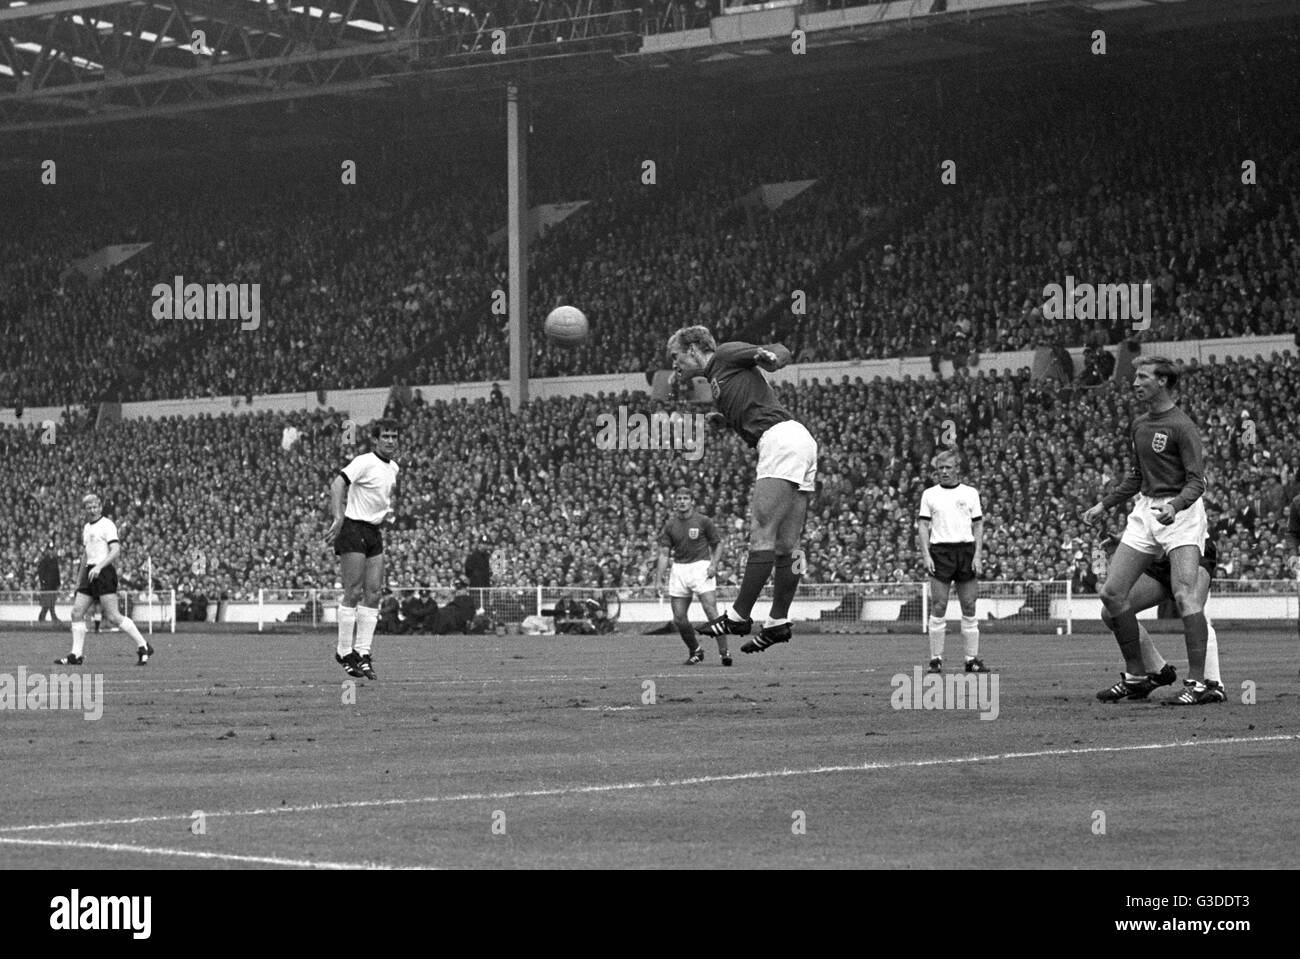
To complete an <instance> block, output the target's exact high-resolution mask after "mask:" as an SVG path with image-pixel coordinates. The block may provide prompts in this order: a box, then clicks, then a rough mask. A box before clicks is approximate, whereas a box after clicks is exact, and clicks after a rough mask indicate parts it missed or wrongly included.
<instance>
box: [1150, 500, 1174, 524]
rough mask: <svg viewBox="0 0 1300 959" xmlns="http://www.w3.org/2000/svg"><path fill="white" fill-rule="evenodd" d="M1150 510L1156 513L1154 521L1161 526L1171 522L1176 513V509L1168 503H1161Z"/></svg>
mask: <svg viewBox="0 0 1300 959" xmlns="http://www.w3.org/2000/svg"><path fill="white" fill-rule="evenodd" d="M1151 512H1153V513H1155V514H1156V521H1157V522H1158V523H1160V525H1161V526H1169V525H1171V524H1172V523H1173V521H1174V517H1175V516H1177V515H1178V513H1177V511H1175V509H1174V508H1173V507H1172V506H1170V505H1169V504H1168V503H1162V504H1161V505H1159V506H1153V507H1151Z"/></svg>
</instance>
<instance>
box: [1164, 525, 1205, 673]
mask: <svg viewBox="0 0 1300 959" xmlns="http://www.w3.org/2000/svg"><path fill="white" fill-rule="evenodd" d="M1201 572H1202V569H1201V551H1200V550H1199V549H1198V548H1197V547H1195V546H1178V547H1176V548H1175V549H1173V550H1170V552H1169V583H1170V585H1171V586H1172V587H1173V590H1174V602H1175V603H1177V604H1178V614H1179V615H1180V616H1182V617H1183V630H1184V632H1185V634H1186V636H1187V674H1188V678H1189V679H1191V680H1193V681H1194V682H1204V681H1205V646H1206V643H1207V642H1208V639H1209V636H1208V625H1207V623H1206V620H1205V596H1204V595H1203V594H1201V593H1200V590H1199V589H1198V588H1197V581H1198V580H1199V579H1200V573H1201Z"/></svg>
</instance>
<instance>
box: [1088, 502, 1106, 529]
mask: <svg viewBox="0 0 1300 959" xmlns="http://www.w3.org/2000/svg"><path fill="white" fill-rule="evenodd" d="M1105 512H1106V507H1104V506H1102V505H1101V504H1100V503H1098V504H1097V505H1096V506H1094V507H1092V508H1091V509H1089V510H1088V511H1087V512H1085V513H1084V514H1083V521H1084V522H1085V523H1092V524H1096V523H1100V522H1101V518H1102V516H1103V515H1104V514H1105Z"/></svg>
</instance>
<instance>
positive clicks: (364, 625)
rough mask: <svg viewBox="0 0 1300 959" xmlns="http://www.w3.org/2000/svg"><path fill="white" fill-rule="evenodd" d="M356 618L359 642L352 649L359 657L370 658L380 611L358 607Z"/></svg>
mask: <svg viewBox="0 0 1300 959" xmlns="http://www.w3.org/2000/svg"><path fill="white" fill-rule="evenodd" d="M356 617H357V641H356V642H355V643H354V644H353V646H352V648H353V649H355V650H356V651H357V654H358V655H361V656H369V655H370V644H371V642H372V641H373V640H374V638H375V624H376V623H378V622H379V610H378V609H375V608H374V607H372V606H358V607H357V612H356Z"/></svg>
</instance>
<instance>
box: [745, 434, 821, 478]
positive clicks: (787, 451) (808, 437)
mask: <svg viewBox="0 0 1300 959" xmlns="http://www.w3.org/2000/svg"><path fill="white" fill-rule="evenodd" d="M769 476H770V477H773V478H775V479H783V480H789V481H790V482H791V483H794V484H795V485H796V486H798V487H799V490H800V492H804V493H811V492H813V491H814V490H816V489H817V485H816V483H817V441H816V440H815V439H813V438H812V434H811V433H809V432H808V430H807V428H805V427H804V425H803V424H802V423H800V422H799V421H798V420H786V421H785V422H784V423H777V424H776V425H775V426H772V427H769V428H768V430H767V432H765V433H764V434H763V435H762V436H760V437H759V438H758V478H759V479H766V478H767V477H769Z"/></svg>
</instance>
